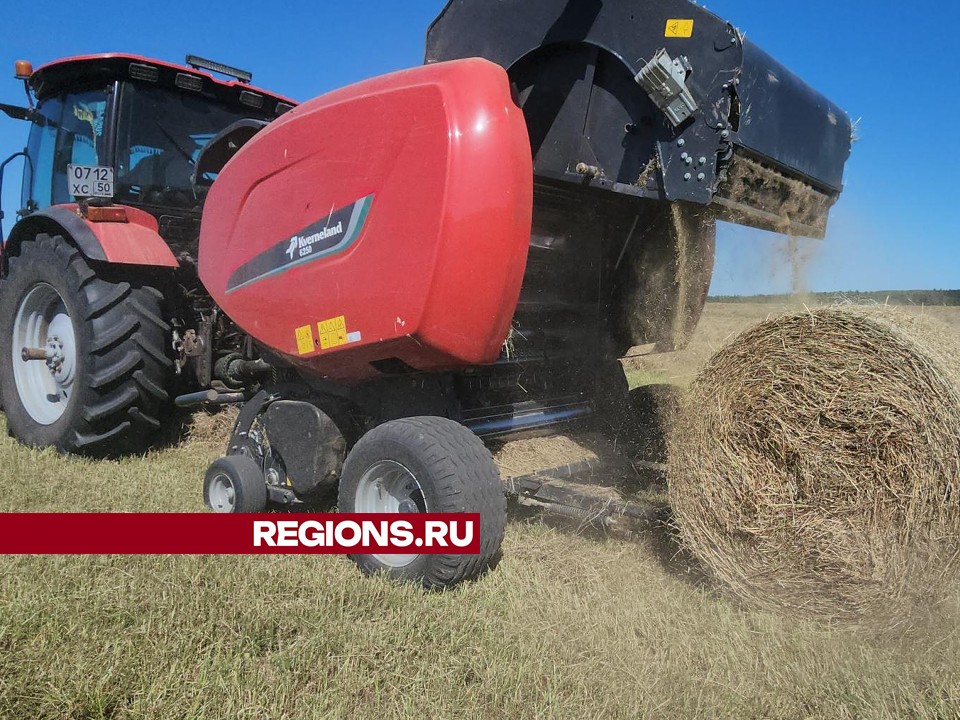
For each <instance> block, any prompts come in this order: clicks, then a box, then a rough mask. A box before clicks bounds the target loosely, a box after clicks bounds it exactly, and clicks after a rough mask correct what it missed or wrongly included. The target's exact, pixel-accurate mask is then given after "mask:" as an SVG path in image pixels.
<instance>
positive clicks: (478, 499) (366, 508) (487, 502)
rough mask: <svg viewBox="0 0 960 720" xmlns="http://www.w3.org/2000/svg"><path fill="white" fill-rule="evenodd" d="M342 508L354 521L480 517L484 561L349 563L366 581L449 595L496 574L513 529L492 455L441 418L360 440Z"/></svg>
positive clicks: (378, 559) (347, 472) (402, 423)
mask: <svg viewBox="0 0 960 720" xmlns="http://www.w3.org/2000/svg"><path fill="white" fill-rule="evenodd" d="M338 506H339V509H340V511H341V512H351V513H395V512H396V513H408V512H429V513H464V512H470V513H480V554H479V555H454V554H451V555H428V554H410V555H353V556H351V557H352V559H353V560H354V562H356V563H357V565H359V566H360V569H361V570H363V572H365V573H367V574H372V573H377V572H383V573H386V574H388V575H389V576H390V577H392V578H394V579H396V580H401V581H408V582H414V583H417V584H421V585H423V587H425V588H447V587H451V586H453V585H456V584H458V583H460V582H463V581H464V580H472V579H474V578H476V577H479V576H480V575H482V574H483V573H484V572H485V571H486V570H487V569H489V568H490V567H492V566H493V565H494V564H495V563H496V560H497V558H498V557H499V552H500V543H501V542H502V541H503V535H504V530H505V528H506V522H507V505H506V496H505V495H504V492H503V488H502V486H501V484H500V474H499V473H498V472H497V467H496V465H495V464H494V462H493V458H492V457H491V456H490V453H489V451H488V450H487V449H486V447H485V446H484V444H483V442H482V441H481V440H480V439H479V438H478V437H477V436H476V435H474V434H473V433H472V432H470V431H469V430H467V428H465V427H464V426H463V425H461V424H460V423H457V422H454V421H453V420H448V419H446V418H440V417H412V418H404V419H401V420H393V421H391V422H388V423H384V424H383V425H380V426H378V427H376V428H374V429H373V430H371V431H370V432H368V433H367V434H366V435H364V436H363V437H362V438H360V441H359V442H358V443H357V444H356V445H355V446H354V448H353V450H351V451H350V454H349V455H347V459H346V462H345V463H344V465H343V473H342V475H341V477H340V495H339V501H338Z"/></svg>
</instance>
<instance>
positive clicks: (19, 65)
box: [13, 60, 33, 80]
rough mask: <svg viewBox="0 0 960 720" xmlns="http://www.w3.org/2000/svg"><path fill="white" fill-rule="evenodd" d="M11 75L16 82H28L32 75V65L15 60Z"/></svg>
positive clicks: (25, 61) (24, 61)
mask: <svg viewBox="0 0 960 720" xmlns="http://www.w3.org/2000/svg"><path fill="white" fill-rule="evenodd" d="M13 75H14V77H15V78H16V79H17V80H29V79H30V76H31V75H33V65H32V64H30V62H29V61H28V60H17V61H16V62H15V63H14V64H13Z"/></svg>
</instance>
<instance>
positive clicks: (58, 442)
mask: <svg viewBox="0 0 960 720" xmlns="http://www.w3.org/2000/svg"><path fill="white" fill-rule="evenodd" d="M94 268H95V266H93V265H91V264H90V263H88V262H87V261H86V260H85V259H84V257H83V256H82V255H81V254H80V252H79V251H78V250H77V249H76V248H74V247H73V246H72V245H70V244H69V243H67V242H66V241H65V240H64V239H63V238H62V237H59V236H50V235H43V234H41V235H38V236H37V237H36V238H35V239H34V240H30V241H27V242H24V243H23V245H22V246H21V247H20V252H19V254H17V255H14V256H12V257H10V259H9V271H8V274H7V277H6V278H5V279H4V281H3V282H2V283H0V376H2V377H3V378H5V382H4V383H3V387H2V396H3V406H4V409H5V412H6V415H7V428H8V431H9V432H10V434H11V435H13V436H14V437H16V438H17V439H18V440H19V441H20V442H22V443H24V444H25V445H31V446H36V447H47V446H52V447H55V448H57V449H58V450H60V451H62V452H83V453H86V454H91V455H100V456H103V455H118V454H121V453H126V452H137V451H141V450H144V449H146V448H147V447H148V446H149V445H150V444H151V441H152V439H153V438H155V437H156V436H157V433H158V431H159V430H160V420H159V412H160V410H161V408H162V407H163V406H164V405H165V404H166V403H167V401H168V396H167V392H166V389H165V388H166V387H167V386H168V384H169V379H170V376H171V374H172V362H171V361H170V359H169V358H168V357H167V356H166V354H165V352H164V347H165V344H166V337H167V334H168V331H169V326H168V325H167V324H166V323H165V322H164V321H163V319H162V312H161V301H162V299H163V296H162V294H161V293H160V292H159V291H158V290H157V289H155V288H153V287H149V286H147V285H143V284H134V283H131V282H125V281H111V280H108V279H106V278H103V277H101V276H100V275H98V273H97V272H96V270H95V269H94Z"/></svg>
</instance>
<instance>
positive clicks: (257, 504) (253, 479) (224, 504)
mask: <svg viewBox="0 0 960 720" xmlns="http://www.w3.org/2000/svg"><path fill="white" fill-rule="evenodd" d="M203 502H204V503H206V505H207V507H208V508H210V509H211V510H213V511H214V512H216V513H257V512H263V510H264V509H265V508H266V507H267V484H266V482H265V481H264V479H263V472H262V471H261V470H260V467H259V466H258V465H257V463H256V461H254V460H253V459H252V458H250V457H248V456H246V455H228V456H227V457H222V458H220V459H219V460H215V461H214V462H213V463H212V464H211V465H210V467H209V468H207V474H206V476H205V477H204V479H203Z"/></svg>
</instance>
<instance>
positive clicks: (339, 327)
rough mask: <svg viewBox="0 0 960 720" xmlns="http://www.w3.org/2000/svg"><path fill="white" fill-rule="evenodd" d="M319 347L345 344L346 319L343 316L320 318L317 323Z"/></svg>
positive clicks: (324, 348) (325, 347) (324, 347)
mask: <svg viewBox="0 0 960 720" xmlns="http://www.w3.org/2000/svg"><path fill="white" fill-rule="evenodd" d="M317 331H318V332H319V333H320V347H321V348H322V349H323V350H326V349H327V348H332V347H337V346H338V345H346V344H347V319H346V317H345V316H343V315H341V316H340V317H335V318H330V319H329V320H321V321H320V322H318V323H317Z"/></svg>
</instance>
